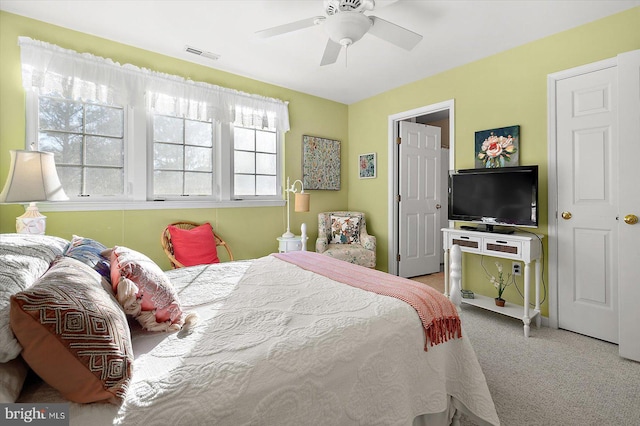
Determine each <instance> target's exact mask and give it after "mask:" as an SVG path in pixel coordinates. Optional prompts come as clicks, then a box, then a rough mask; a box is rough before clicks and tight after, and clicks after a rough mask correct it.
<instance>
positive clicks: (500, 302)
mask: <svg viewBox="0 0 640 426" xmlns="http://www.w3.org/2000/svg"><path fill="white" fill-rule="evenodd" d="M496 267H497V268H498V277H497V278H496V277H494V276H493V275H491V278H490V279H489V281H490V282H491V284H493V286H494V287H495V288H496V289H497V290H498V297H496V299H495V300H496V305H497V306H504V299H503V298H502V293H503V292H504V289H505V288H507V287H508V286H509V285H511V283H512V282H513V281H512V280H511V274H507V277H506V279H505V277H504V273H503V270H502V263H500V262H496Z"/></svg>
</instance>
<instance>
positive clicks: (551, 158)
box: [547, 58, 618, 328]
mask: <svg viewBox="0 0 640 426" xmlns="http://www.w3.org/2000/svg"><path fill="white" fill-rule="evenodd" d="M617 63H618V61H617V59H616V58H610V59H605V60H603V61H598V62H594V63H591V64H587V65H583V66H579V67H576V68H571V69H568V70H564V71H559V72H556V73H553V74H549V75H547V123H548V125H547V141H548V142H547V167H548V170H547V182H548V188H547V191H548V194H549V195H548V197H547V198H548V200H547V203H548V212H547V215H548V229H547V233H548V247H549V254H548V256H547V258H548V262H549V292H548V293H547V294H548V295H549V302H548V303H549V327H552V328H558V172H557V166H558V159H557V156H556V149H557V144H558V141H557V137H556V136H557V134H556V126H557V121H556V112H557V111H556V83H557V82H558V81H559V80H563V79H565V78H570V77H575V76H578V75H582V74H587V73H590V72H594V71H600V70H603V69H606V68H611V67H616V66H617Z"/></svg>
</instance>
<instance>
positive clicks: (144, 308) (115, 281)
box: [103, 246, 196, 331]
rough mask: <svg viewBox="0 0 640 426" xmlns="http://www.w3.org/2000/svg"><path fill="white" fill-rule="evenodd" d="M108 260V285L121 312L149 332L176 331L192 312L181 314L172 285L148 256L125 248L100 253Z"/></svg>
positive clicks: (193, 318) (188, 320)
mask: <svg viewBox="0 0 640 426" xmlns="http://www.w3.org/2000/svg"><path fill="white" fill-rule="evenodd" d="M103 255H104V256H107V257H109V258H110V259H111V285H112V286H113V291H114V292H115V294H116V299H118V302H120V304H121V305H122V307H123V308H124V311H125V312H126V313H127V314H129V315H132V316H133V317H134V318H135V319H136V320H137V321H138V322H139V323H140V324H141V325H142V327H143V328H145V329H147V330H150V331H177V330H180V329H181V328H182V326H183V325H184V324H185V323H187V322H193V321H194V320H195V318H196V317H195V314H189V315H184V314H183V312H182V309H181V307H180V300H179V299H178V294H177V293H176V291H175V289H174V288H173V285H172V284H171V282H170V281H169V279H168V278H167V276H166V275H165V273H164V271H162V269H160V267H159V266H158V265H156V264H155V263H154V262H153V261H152V260H151V259H149V258H148V257H147V256H145V255H144V254H142V253H140V252H137V251H135V250H132V249H130V248H127V247H119V246H115V247H114V248H113V249H110V250H107V251H106V252H104V253H103Z"/></svg>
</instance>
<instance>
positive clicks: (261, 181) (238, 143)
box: [233, 125, 278, 197]
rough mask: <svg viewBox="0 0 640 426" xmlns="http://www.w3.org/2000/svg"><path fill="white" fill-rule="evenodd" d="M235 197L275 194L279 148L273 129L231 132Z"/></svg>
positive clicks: (235, 127)
mask: <svg viewBox="0 0 640 426" xmlns="http://www.w3.org/2000/svg"><path fill="white" fill-rule="evenodd" d="M233 145H234V147H233V151H234V152H233V182H234V185H233V188H234V194H235V196H236V197H243V196H270V195H271V196H273V195H277V194H278V144H277V137H276V132H275V130H273V129H255V128H249V127H243V126H241V125H235V126H234V128H233Z"/></svg>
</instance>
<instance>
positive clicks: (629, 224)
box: [618, 50, 640, 361]
mask: <svg viewBox="0 0 640 426" xmlns="http://www.w3.org/2000/svg"><path fill="white" fill-rule="evenodd" d="M618 87H619V91H618V93H619V101H620V109H619V113H618V117H619V123H620V138H619V139H620V147H621V148H620V152H619V154H618V158H619V161H618V165H619V170H620V179H619V180H618V181H619V195H620V197H619V200H620V202H619V211H618V216H619V218H620V219H619V220H618V270H619V273H618V282H619V284H620V332H619V335H620V348H619V350H620V355H621V356H623V357H625V358H629V359H633V360H635V361H640V308H639V307H638V301H640V249H639V248H638V246H639V245H640V223H634V217H640V167H639V166H638V161H639V160H638V159H640V50H636V51H633V52H627V53H623V54H622V55H619V56H618Z"/></svg>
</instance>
